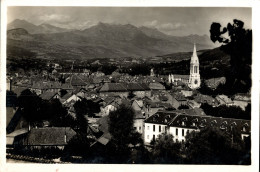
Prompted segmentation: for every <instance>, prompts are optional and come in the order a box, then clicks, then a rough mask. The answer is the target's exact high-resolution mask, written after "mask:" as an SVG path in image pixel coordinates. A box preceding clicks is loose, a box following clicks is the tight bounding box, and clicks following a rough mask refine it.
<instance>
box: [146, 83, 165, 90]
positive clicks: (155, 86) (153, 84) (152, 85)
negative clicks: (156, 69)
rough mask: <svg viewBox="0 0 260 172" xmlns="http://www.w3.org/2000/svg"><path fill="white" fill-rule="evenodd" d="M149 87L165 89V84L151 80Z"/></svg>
mask: <svg viewBox="0 0 260 172" xmlns="http://www.w3.org/2000/svg"><path fill="white" fill-rule="evenodd" d="M149 88H150V89H151V90H165V86H163V85H162V84H161V83H159V82H151V83H150V84H149Z"/></svg>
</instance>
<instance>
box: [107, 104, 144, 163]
mask: <svg viewBox="0 0 260 172" xmlns="http://www.w3.org/2000/svg"><path fill="white" fill-rule="evenodd" d="M133 124H134V111H133V109H132V108H130V107H127V106H125V105H123V104H122V105H121V106H120V107H119V108H118V109H117V110H116V111H113V112H111V113H110V114H109V132H110V133H111V135H112V140H111V142H112V145H114V147H113V148H112V149H113V151H114V152H115V154H114V158H115V159H117V160H118V162H121V163H125V162H127V160H128V159H129V158H130V157H129V156H130V148H129V145H130V144H132V145H134V146H135V145H137V144H142V143H143V140H142V139H141V135H140V134H138V133H136V132H135V131H134V128H133Z"/></svg>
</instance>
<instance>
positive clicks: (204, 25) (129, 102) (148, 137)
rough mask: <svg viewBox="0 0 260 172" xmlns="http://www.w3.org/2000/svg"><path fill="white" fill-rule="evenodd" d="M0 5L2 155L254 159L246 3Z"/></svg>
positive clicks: (107, 160)
mask: <svg viewBox="0 0 260 172" xmlns="http://www.w3.org/2000/svg"><path fill="white" fill-rule="evenodd" d="M7 12H8V15H7V16H8V19H7V22H8V23H7V30H6V34H7V35H6V38H7V41H6V127H5V128H6V135H5V137H6V156H5V158H6V162H7V163H37V165H38V164H42V163H45V164H167V165H168V164H170V165H172V164H178V165H179V164H182V165H183V164H184V165H186V164H188V165H190V164H191V165H195V164H196V165H205V164H207V165H244V166H250V165H252V164H253V163H252V162H253V161H252V160H251V158H252V156H251V142H252V140H251V133H252V132H255V131H252V129H251V124H252V121H251V120H252V119H254V117H255V115H257V114H252V115H251V112H252V111H251V103H252V102H251V95H253V94H254V93H253V92H252V88H254V87H252V76H253V75H252V26H251V25H252V24H251V20H252V19H251V18H252V9H251V8H242V7H239V8H238V7H237V8H235V7H234V8H233V7H229V8H226V7H225V8H222V7H218V8H208V7H205V8H204V7H203V8H202V7H196V8H194V7H181V8H180V7H138V8H137V7H76V6H75V7H69V6H68V7H58V6H57V7H48V6H46V7H45V6H42V7H40V6H39V7H36V6H32V7H31V6H17V7H16V6H10V7H8V10H7ZM253 90H254V89H253ZM253 107H255V106H253ZM252 116H253V117H252ZM251 117H252V119H251ZM252 126H253V125H252ZM252 128H254V127H252ZM252 135H253V134H252ZM58 170H59V169H56V171H58Z"/></svg>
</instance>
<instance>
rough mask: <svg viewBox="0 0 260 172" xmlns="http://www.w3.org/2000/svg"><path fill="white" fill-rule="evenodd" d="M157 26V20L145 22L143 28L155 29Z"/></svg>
mask: <svg viewBox="0 0 260 172" xmlns="http://www.w3.org/2000/svg"><path fill="white" fill-rule="evenodd" d="M157 25H158V21H157V20H153V21H147V22H145V23H144V26H146V27H157Z"/></svg>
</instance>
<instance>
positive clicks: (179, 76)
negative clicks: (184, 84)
mask: <svg viewBox="0 0 260 172" xmlns="http://www.w3.org/2000/svg"><path fill="white" fill-rule="evenodd" d="M173 77H174V79H177V78H181V79H187V80H188V79H189V78H190V75H177V74H173Z"/></svg>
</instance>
